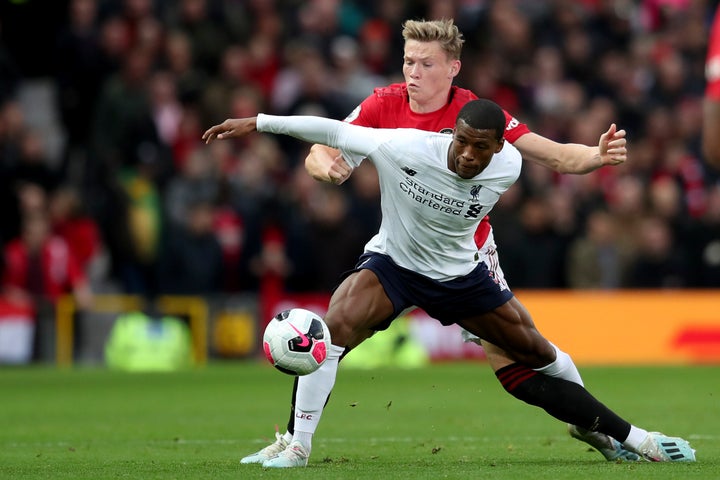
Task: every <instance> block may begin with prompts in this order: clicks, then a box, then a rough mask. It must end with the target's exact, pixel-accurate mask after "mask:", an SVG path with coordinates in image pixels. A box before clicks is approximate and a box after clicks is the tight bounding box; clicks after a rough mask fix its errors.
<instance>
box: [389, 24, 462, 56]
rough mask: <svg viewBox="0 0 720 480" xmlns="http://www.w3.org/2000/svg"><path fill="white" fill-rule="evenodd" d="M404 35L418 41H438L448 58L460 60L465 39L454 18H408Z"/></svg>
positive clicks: (404, 25)
mask: <svg viewBox="0 0 720 480" xmlns="http://www.w3.org/2000/svg"><path fill="white" fill-rule="evenodd" d="M402 36H403V38H404V39H405V41H406V42H407V41H408V40H416V41H418V42H438V43H439V44H440V47H441V48H442V49H443V51H445V53H446V54H447V56H448V58H451V59H453V60H460V52H461V51H462V46H463V43H465V39H464V38H463V34H462V33H460V30H458V27H457V25H455V23H453V20H452V19H445V18H443V19H442V20H407V21H406V22H405V23H403V30H402Z"/></svg>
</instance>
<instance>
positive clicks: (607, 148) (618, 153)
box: [598, 123, 627, 165]
mask: <svg viewBox="0 0 720 480" xmlns="http://www.w3.org/2000/svg"><path fill="white" fill-rule="evenodd" d="M626 145H627V139H626V138H625V130H618V129H617V126H616V125H615V124H614V123H613V124H612V125H610V128H609V129H608V131H607V132H605V133H603V134H602V135H600V142H599V143H598V147H599V148H600V161H601V162H602V164H603V165H620V164H621V163H625V161H626V160H627V147H626Z"/></svg>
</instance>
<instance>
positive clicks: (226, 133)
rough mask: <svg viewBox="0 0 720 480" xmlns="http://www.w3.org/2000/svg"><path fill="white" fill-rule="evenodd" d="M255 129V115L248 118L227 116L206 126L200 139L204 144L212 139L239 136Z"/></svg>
mask: <svg viewBox="0 0 720 480" xmlns="http://www.w3.org/2000/svg"><path fill="white" fill-rule="evenodd" d="M256 130H257V117H250V118H228V119H227V120H225V121H224V122H222V123H220V124H218V125H214V126H212V127H210V128H208V129H207V130H206V131H205V133H203V136H202V139H203V140H204V141H205V143H206V144H209V143H211V142H212V141H213V140H215V139H218V140H227V139H230V138H240V137H243V136H245V135H247V134H248V133H251V132H254V131H256Z"/></svg>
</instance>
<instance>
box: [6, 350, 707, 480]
mask: <svg viewBox="0 0 720 480" xmlns="http://www.w3.org/2000/svg"><path fill="white" fill-rule="evenodd" d="M580 370H581V373H582V374H583V377H584V379H585V382H586V385H587V387H588V388H589V389H590V390H591V391H592V392H593V393H594V394H595V395H596V396H597V397H598V398H599V399H600V400H602V401H603V402H604V403H605V404H607V405H608V406H610V407H611V408H613V409H614V410H615V411H617V412H618V413H620V414H621V415H623V416H624V417H625V418H627V419H628V420H630V421H632V422H634V423H635V424H637V425H639V426H641V427H644V428H647V429H650V430H659V431H662V432H664V433H666V434H670V435H679V436H683V437H685V438H687V439H689V440H690V442H691V444H692V445H693V447H694V448H696V449H697V458H698V461H697V462H696V463H693V464H680V463H678V464H653V463H648V462H643V463H639V464H632V463H612V462H606V461H604V459H603V458H602V457H601V456H600V454H598V453H597V452H594V451H590V450H589V449H588V448H587V447H586V446H585V445H584V444H581V443H580V442H578V441H576V440H573V439H571V438H570V437H569V436H568V435H567V434H566V433H565V427H564V425H563V424H562V423H561V422H559V421H557V420H554V419H553V418H551V417H549V416H548V415H547V414H545V413H544V412H543V411H542V410H540V409H538V408H535V407H531V406H529V405H526V404H523V403H521V402H518V401H517V400H515V399H513V398H512V397H511V396H510V395H508V394H507V393H505V392H504V391H503V390H502V389H501V387H500V385H499V383H498V382H497V381H496V379H495V377H494V375H493V374H492V372H491V371H490V369H489V368H488V366H487V365H485V364H482V363H448V364H440V365H433V366H431V367H428V368H423V369H419V370H401V369H380V370H372V371H358V370H350V369H344V368H341V370H340V372H339V375H338V381H337V384H336V388H335V391H334V393H333V395H332V398H331V401H330V404H329V405H328V408H327V409H326V411H325V414H324V418H323V421H322V423H321V424H320V427H319V429H318V432H317V434H316V435H315V440H314V444H313V455H312V457H311V459H310V464H309V465H308V467H307V468H305V469H294V470H292V471H288V470H265V469H263V468H262V467H260V466H259V465H240V463H239V459H240V457H241V456H243V455H245V454H248V453H251V452H253V451H255V450H257V449H259V448H261V447H262V446H264V445H265V443H266V442H267V441H268V439H269V438H270V437H271V436H272V433H273V430H274V425H275V424H280V426H281V429H282V428H283V426H284V424H285V422H286V418H287V412H288V410H289V394H290V387H291V384H292V379H291V378H290V377H288V376H285V375H283V374H282V373H280V372H277V371H276V370H274V369H272V368H271V367H270V366H268V365H267V364H265V363H264V362H259V363H258V362H253V361H249V362H230V363H220V364H211V365H209V366H206V367H203V368H198V369H195V370H191V371H185V372H176V373H164V374H161V373H157V374H126V373H119V372H111V371H108V370H105V369H101V368H75V369H72V370H62V369H55V368H53V367H27V368H8V367H5V368H0V479H40V478H43V479H95V480H97V479H126V478H127V479H211V478H212V479H254V478H267V479H276V478H277V479H280V478H283V479H284V478H312V479H313V480H318V479H333V480H338V479H374V480H382V479H394V478H399V479H405V478H407V479H440V478H451V479H513V480H515V479H553V480H564V479H573V480H577V479H612V480H622V479H632V480H640V479H653V480H664V479H667V480H678V479H682V480H684V479H703V480H708V479H720V368H719V367H717V366H697V367H647V368H645V367H644V368H639V367H634V368H629V367H628V368H599V367H592V368H590V367H586V368H581V369H580Z"/></svg>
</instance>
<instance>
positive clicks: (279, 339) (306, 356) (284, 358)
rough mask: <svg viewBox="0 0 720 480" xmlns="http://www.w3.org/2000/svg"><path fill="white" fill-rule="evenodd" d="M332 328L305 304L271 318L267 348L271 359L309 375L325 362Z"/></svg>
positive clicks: (265, 339) (282, 367)
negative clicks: (302, 306) (329, 328)
mask: <svg viewBox="0 0 720 480" xmlns="http://www.w3.org/2000/svg"><path fill="white" fill-rule="evenodd" d="M329 348H330V330H328V327H327V325H326V324H325V322H324V321H323V319H322V318H320V316H319V315H317V314H315V313H313V312H311V311H310V310H304V309H302V308H291V309H289V310H284V311H282V312H280V313H278V314H277V315H275V317H274V318H273V319H272V320H270V323H268V324H267V327H265V333H264V335H263V350H264V351H265V356H266V357H267V359H268V360H269V361H270V363H271V364H272V365H273V366H274V367H275V368H277V369H278V370H280V371H281V372H283V373H287V374H288V375H307V374H308V373H312V372H314V371H315V370H317V369H318V368H320V365H322V364H323V362H324V361H325V359H326V358H327V352H328V349H329Z"/></svg>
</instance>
